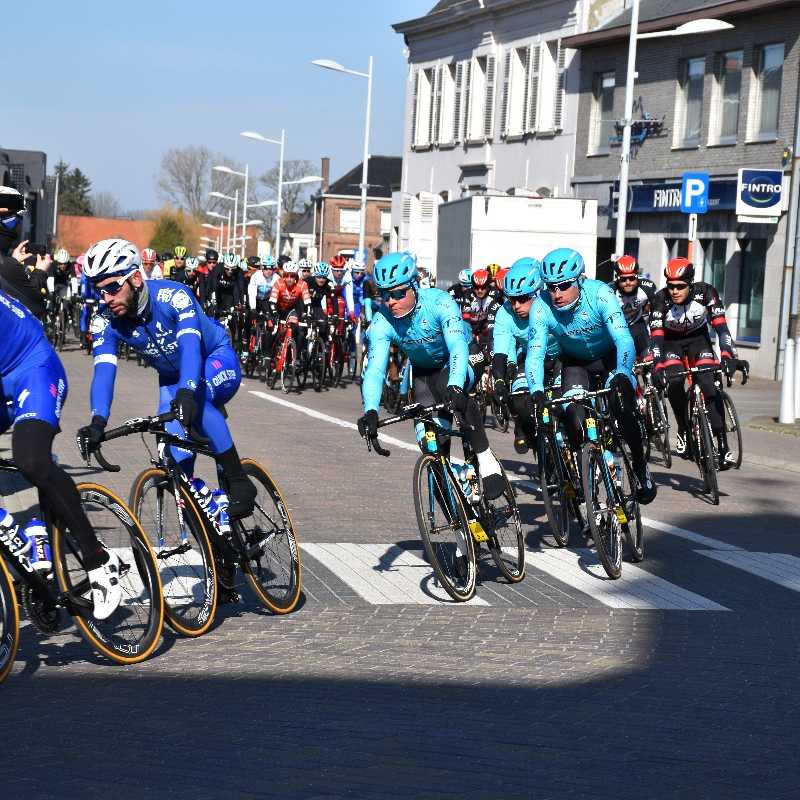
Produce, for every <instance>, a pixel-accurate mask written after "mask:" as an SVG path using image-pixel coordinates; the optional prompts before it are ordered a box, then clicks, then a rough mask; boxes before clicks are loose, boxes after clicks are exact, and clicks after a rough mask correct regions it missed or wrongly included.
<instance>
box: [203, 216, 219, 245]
mask: <svg viewBox="0 0 800 800" xmlns="http://www.w3.org/2000/svg"><path fill="white" fill-rule="evenodd" d="M202 227H204V228H211V230H214V231H216V232H217V250H221V249H222V223H220V224H219V225H212V224H211V223H210V222H204V223H202Z"/></svg>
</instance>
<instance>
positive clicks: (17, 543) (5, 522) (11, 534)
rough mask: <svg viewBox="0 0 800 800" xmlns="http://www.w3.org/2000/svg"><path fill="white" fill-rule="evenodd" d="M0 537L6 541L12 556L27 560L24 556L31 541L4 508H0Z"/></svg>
mask: <svg viewBox="0 0 800 800" xmlns="http://www.w3.org/2000/svg"><path fill="white" fill-rule="evenodd" d="M0 539H2V540H3V541H4V542H5V543H6V545H7V546H8V547H9V549H10V550H11V552H12V553H13V554H14V556H16V557H17V558H21V559H22V560H23V561H25V562H27V559H26V558H24V556H25V554H26V553H27V552H28V551H29V550H30V549H31V547H32V544H33V543H32V542H31V540H30V539H29V538H28V537H27V536H26V535H25V532H24V531H23V530H22V529H21V528H20V527H19V525H17V523H16V521H15V519H14V517H13V516H12V515H11V514H9V513H8V511H6V510H5V509H4V508H0Z"/></svg>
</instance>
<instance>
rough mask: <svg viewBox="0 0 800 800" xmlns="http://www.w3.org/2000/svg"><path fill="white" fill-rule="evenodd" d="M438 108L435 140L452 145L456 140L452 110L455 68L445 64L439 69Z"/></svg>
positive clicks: (452, 65)
mask: <svg viewBox="0 0 800 800" xmlns="http://www.w3.org/2000/svg"><path fill="white" fill-rule="evenodd" d="M439 85H440V91H439V108H438V109H437V113H436V115H437V117H438V124H437V139H438V142H439V144H452V143H453V142H454V141H455V139H456V135H455V134H456V131H455V126H454V124H453V123H454V114H453V112H454V109H455V95H456V66H455V65H454V64H446V65H444V66H443V67H441V68H440V76H439Z"/></svg>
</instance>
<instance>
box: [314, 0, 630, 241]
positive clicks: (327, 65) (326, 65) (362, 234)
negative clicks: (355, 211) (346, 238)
mask: <svg viewBox="0 0 800 800" xmlns="http://www.w3.org/2000/svg"><path fill="white" fill-rule="evenodd" d="M635 2H636V3H637V4H638V2H639V0H635ZM311 63H312V64H316V65H317V66H318V67H322V68H323V69H330V70H333V71H334V72H344V73H345V74H347V75H356V76H357V77H359V78H366V79H367V114H366V120H365V123H364V160H363V162H362V167H361V220H360V224H359V230H358V252H359V257H360V256H361V254H362V253H363V252H364V242H365V240H366V235H367V186H368V183H367V175H368V170H369V122H370V114H371V112H372V56H370V57H369V68H368V69H367V71H366V72H358V71H357V70H354V69H347V68H346V67H343V66H342V65H341V64H340V63H339V62H338V61H331V60H330V59H327V58H320V59H316V60H315V61H312V62H311Z"/></svg>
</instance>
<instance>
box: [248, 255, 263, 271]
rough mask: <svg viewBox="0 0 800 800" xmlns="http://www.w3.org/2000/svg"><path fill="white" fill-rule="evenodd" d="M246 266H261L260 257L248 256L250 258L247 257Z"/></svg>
mask: <svg viewBox="0 0 800 800" xmlns="http://www.w3.org/2000/svg"><path fill="white" fill-rule="evenodd" d="M247 266H248V267H256V268H258V267H260V266H261V259H260V258H259V257H258V256H250V258H248V259H247Z"/></svg>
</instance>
